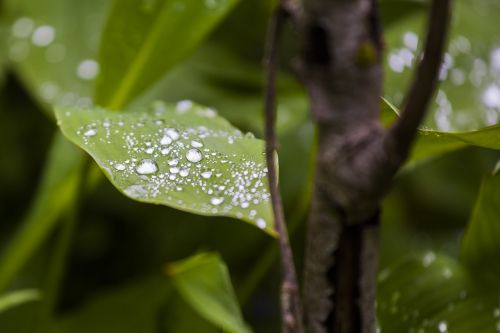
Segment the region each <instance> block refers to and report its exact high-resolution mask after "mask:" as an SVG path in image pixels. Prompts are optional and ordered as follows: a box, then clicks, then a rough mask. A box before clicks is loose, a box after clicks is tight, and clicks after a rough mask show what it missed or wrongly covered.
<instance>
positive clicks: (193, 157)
mask: <svg viewBox="0 0 500 333" xmlns="http://www.w3.org/2000/svg"><path fill="white" fill-rule="evenodd" d="M202 158H203V155H202V153H201V151H199V150H198V149H190V150H188V152H187V153H186V159H187V160H188V161H189V162H191V163H198V162H199V161H201V159H202Z"/></svg>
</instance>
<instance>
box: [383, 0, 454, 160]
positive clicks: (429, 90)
mask: <svg viewBox="0 0 500 333" xmlns="http://www.w3.org/2000/svg"><path fill="white" fill-rule="evenodd" d="M450 14H451V0H433V1H432V7H431V13H430V16H429V24H428V29H427V37H426V42H425V47H424V53H423V58H422V61H421V62H420V65H419V66H418V69H417V71H416V76H415V78H414V80H413V82H412V85H411V87H410V89H409V91H408V94H407V96H406V98H405V105H404V108H403V111H402V113H401V118H399V119H398V121H397V122H396V123H395V124H394V125H393V126H392V127H391V129H390V130H389V133H388V140H390V142H391V143H392V144H393V145H394V147H395V148H396V153H397V154H399V157H401V158H402V159H405V158H406V156H407V155H408V151H409V149H410V147H411V143H412V141H413V139H414V138H415V135H416V133H417V129H418V126H419V125H420V123H421V122H422V120H423V119H424V116H425V113H426V109H427V108H428V106H429V102H430V100H431V98H432V96H433V93H434V90H435V88H436V85H437V81H438V75H439V69H440V65H441V62H442V60H443V54H444V50H445V42H446V37H447V32H448V28H449V23H450V16H451V15H450Z"/></svg>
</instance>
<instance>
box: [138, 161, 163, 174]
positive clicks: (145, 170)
mask: <svg viewBox="0 0 500 333" xmlns="http://www.w3.org/2000/svg"><path fill="white" fill-rule="evenodd" d="M135 171H136V172H137V173H138V174H140V175H150V174H153V173H156V172H157V171H158V165H157V164H156V162H155V161H154V160H151V159H144V160H142V161H141V162H140V163H139V165H138V166H137V167H136V168H135Z"/></svg>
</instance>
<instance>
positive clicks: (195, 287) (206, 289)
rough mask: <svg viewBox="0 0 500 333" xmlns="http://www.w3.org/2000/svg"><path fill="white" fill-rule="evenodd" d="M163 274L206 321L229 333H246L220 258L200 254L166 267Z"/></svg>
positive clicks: (208, 254) (210, 254)
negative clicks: (170, 278)
mask: <svg viewBox="0 0 500 333" xmlns="http://www.w3.org/2000/svg"><path fill="white" fill-rule="evenodd" d="M166 272H167V274H168V275H170V276H171V277H172V281H173V283H174V286H175V287H176V289H177V290H178V291H179V293H180V294H181V295H182V296H183V297H184V299H185V300H186V302H188V303H189V304H191V306H192V307H193V308H194V309H196V310H197V311H198V312H199V313H200V314H201V315H202V316H204V317H205V318H206V319H207V320H209V321H211V322H213V323H214V324H217V325H218V326H220V327H222V328H223V329H224V331H228V332H231V333H248V332H251V330H250V329H249V328H248V326H247V325H246V324H245V323H244V321H243V317H242V316H241V312H240V309H239V306H238V302H237V300H236V295H235V293H234V290H233V286H232V284H231V279H230V277H229V272H228V270H227V267H226V265H225V264H224V262H223V261H222V259H221V258H220V257H219V256H218V255H217V254H213V253H202V254H198V255H195V256H193V257H190V258H188V259H186V260H182V261H178V262H176V263H172V264H169V265H168V266H167V267H166Z"/></svg>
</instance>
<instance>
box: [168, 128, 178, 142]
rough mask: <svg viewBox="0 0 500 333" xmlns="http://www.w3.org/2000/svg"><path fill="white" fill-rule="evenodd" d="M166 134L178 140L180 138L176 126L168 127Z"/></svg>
mask: <svg viewBox="0 0 500 333" xmlns="http://www.w3.org/2000/svg"><path fill="white" fill-rule="evenodd" d="M165 134H167V135H168V136H169V137H170V138H171V139H172V140H174V141H175V140H177V139H179V136H180V134H179V131H177V130H176V129H175V128H167V129H166V130H165Z"/></svg>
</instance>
